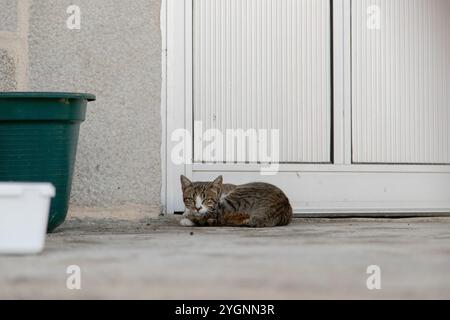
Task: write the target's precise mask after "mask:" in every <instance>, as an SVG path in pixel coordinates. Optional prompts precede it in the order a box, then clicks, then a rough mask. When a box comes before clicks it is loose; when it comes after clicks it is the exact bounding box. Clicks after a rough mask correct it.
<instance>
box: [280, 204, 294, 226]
mask: <svg viewBox="0 0 450 320" xmlns="http://www.w3.org/2000/svg"><path fill="white" fill-rule="evenodd" d="M293 217H294V213H293V211H292V207H291V204H290V203H289V201H286V204H285V205H284V207H283V208H282V210H281V214H280V215H279V216H278V223H277V224H276V225H277V226H287V225H288V224H289V223H291V221H292V218H293Z"/></svg>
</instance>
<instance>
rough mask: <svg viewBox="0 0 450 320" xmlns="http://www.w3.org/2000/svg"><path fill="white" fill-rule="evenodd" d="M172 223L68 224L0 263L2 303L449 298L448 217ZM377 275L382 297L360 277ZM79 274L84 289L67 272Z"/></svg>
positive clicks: (165, 220)
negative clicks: (376, 270) (251, 224)
mask: <svg viewBox="0 0 450 320" xmlns="http://www.w3.org/2000/svg"><path fill="white" fill-rule="evenodd" d="M177 219H178V217H173V216H172V217H160V218H152V219H150V218H147V219H143V220H117V219H92V218H89V217H84V218H83V219H80V218H72V219H70V220H69V221H67V222H66V223H65V224H64V226H63V227H61V228H60V229H58V232H56V233H54V234H51V235H49V236H48V239H47V246H46V249H45V251H44V253H42V254H41V255H39V256H25V257H17V256H2V257H0V298H2V299H5V298H6V299H9V298H37V299H43V298H56V299H67V298H75V299H78V298H87V299H91V298H106V299H109V298H125V299H126V298H138V299H141V298H143V299H155V298H157V299H191V298H193V299H197V298H198V299H217V298H218V299H222V298H223V299H241V298H253V299H263V298H264V299H284V298H285V299H304V298H307V299H309V298H325V299H335V298H339V299H341V298H356V299H361V298H364V299H365V298H375V299H379V298H388V299H391V298H413V299H418V298H425V299H428V298H437V299H443V298H446V299H449V298H450V218H419V219H394V220H389V219H381V220H379V219H378V220H377V219H339V220H333V219H331V220H330V219H295V220H294V222H293V223H292V224H291V225H290V226H288V227H281V228H274V229H239V228H183V227H180V226H178V224H177ZM374 264H375V265H378V266H380V268H381V285H382V289H381V290H373V291H370V290H368V289H367V287H366V279H367V277H368V275H367V274H366V268H367V266H369V265H374ZM69 265H78V266H79V267H80V268H81V275H82V277H81V281H82V282H81V285H82V289H81V290H68V289H67V288H66V278H67V274H66V268H67V267H68V266H69Z"/></svg>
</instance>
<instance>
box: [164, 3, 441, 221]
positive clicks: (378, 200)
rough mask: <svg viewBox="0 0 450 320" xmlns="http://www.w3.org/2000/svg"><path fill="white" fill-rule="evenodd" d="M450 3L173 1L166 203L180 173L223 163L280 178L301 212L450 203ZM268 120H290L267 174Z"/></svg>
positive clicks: (242, 177)
mask: <svg viewBox="0 0 450 320" xmlns="http://www.w3.org/2000/svg"><path fill="white" fill-rule="evenodd" d="M449 3H450V0H370V1H369V0H352V1H351V0H192V1H185V0H165V1H164V2H163V4H164V5H167V16H166V17H165V16H164V15H163V23H162V25H163V30H165V37H164V38H163V39H164V41H165V47H166V48H167V51H166V53H167V55H164V56H163V59H164V61H165V62H166V63H165V68H166V69H164V76H165V84H166V86H165V87H164V88H163V93H166V94H165V95H164V94H163V97H165V98H166V100H163V109H162V110H163V111H164V112H163V117H165V119H166V121H165V122H164V124H165V127H164V128H163V134H164V135H165V138H166V139H165V141H166V144H165V145H163V149H162V150H163V155H164V156H165V158H164V159H163V170H164V173H165V180H164V181H163V192H162V194H163V199H162V202H163V203H164V204H165V205H166V209H167V211H168V212H176V211H182V210H183V203H182V196H181V188H180V183H179V176H180V174H185V175H187V176H189V177H191V178H192V179H193V180H199V181H207V180H212V179H213V178H215V177H216V176H217V175H219V174H221V175H223V176H224V179H225V182H229V183H235V184H240V183H246V182H250V181H266V182H269V183H273V184H276V185H277V186H279V187H280V188H282V189H283V190H284V191H285V192H286V194H287V195H288V197H289V199H290V201H291V204H292V206H293V209H294V212H295V213H302V214H308V215H310V214H312V215H317V214H325V215H328V214H343V215H349V214H354V213H355V214H375V215H377V214H379V213H383V214H403V213H407V214H414V213H422V212H439V213H443V212H450V192H449V190H450V165H448V164H450V153H449V152H450V151H449V150H450V144H449V143H450V128H449V124H450V118H449V117H450V112H449V108H450V100H449V97H450V96H449V91H450V64H449V63H450V60H449V59H448V56H450V54H449V53H450V52H449V46H450V43H449V37H448V30H450V22H449V21H450V11H449V6H450V5H449ZM165 18H167V20H165ZM181 128H184V129H186V130H187V131H188V132H189V134H188V135H187V136H185V137H184V139H181V140H178V138H179V137H181V136H180V135H179V134H174V132H177V130H179V129H181ZM211 129H217V130H211ZM227 130H234V131H232V132H234V133H236V131H239V130H240V132H241V133H242V136H241V138H242V137H243V138H245V139H244V143H242V141H241V144H239V143H236V141H235V140H234V141H233V143H230V141H228V136H227ZM252 130H253V131H252ZM264 130H273V131H277V132H278V133H279V137H278V139H277V140H276V145H277V147H278V148H277V149H278V150H277V151H278V153H279V154H278V157H277V159H276V161H275V162H277V164H278V165H279V166H278V167H275V170H272V171H270V172H265V174H263V171H262V168H265V167H266V165H265V164H264V163H265V162H266V160H267V158H266V157H262V155H264V154H265V153H264V152H263V153H260V152H259V151H260V149H261V148H260V145H259V142H260V140H262V139H261V136H257V139H256V140H252V137H253V134H254V132H256V133H258V132H260V131H264ZM213 132H214V134H213ZM217 132H219V133H220V134H221V135H222V136H221V138H222V139H223V140H225V141H222V144H221V145H220V150H216V149H215V150H214V152H212V150H211V142H213V141H214V142H216V141H217V140H216V138H217V137H218V135H217ZM220 134H219V136H220ZM231 137H232V140H233V139H234V138H235V136H234V135H232V136H231ZM219 140H220V139H219ZM249 141H253V143H250V144H248V142H249ZM254 141H258V143H257V145H258V146H257V148H256V149H255V143H254ZM266 142H268V143H270V144H271V143H272V141H270V140H269V141H266ZM180 145H181V147H183V148H182V149H184V150H189V155H188V156H187V157H186V158H185V160H186V161H184V162H183V161H182V162H176V163H175V162H174V161H173V155H174V153H175V155H176V154H177V153H178V150H180ZM265 149H266V150H265V151H269V152H268V153H269V154H271V153H272V152H271V151H273V148H272V144H271V145H268V146H266V148H265ZM174 150H175V151H176V152H174ZM255 150H257V152H256V156H254V155H255V152H254V151H255ZM239 151H241V152H239ZM191 153H192V154H191ZM269 158H270V157H269ZM272 160H273V159H272ZM272 162H273V161H272ZM272 164H273V163H272ZM269 167H271V168H273V167H272V166H269ZM267 174H269V175H267Z"/></svg>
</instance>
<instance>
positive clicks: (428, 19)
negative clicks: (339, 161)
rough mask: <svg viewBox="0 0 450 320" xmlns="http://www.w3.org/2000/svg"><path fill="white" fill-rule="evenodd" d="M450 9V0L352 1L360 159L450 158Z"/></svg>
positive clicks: (440, 160)
mask: <svg viewBox="0 0 450 320" xmlns="http://www.w3.org/2000/svg"><path fill="white" fill-rule="evenodd" d="M449 17H450V1H449V0H432V1H430V0H382V1H380V0H378V1H377V0H358V1H352V139H353V141H352V145H353V161H354V162H356V163H395V164H397V163H412V164H425V163H428V164H449V163H450V138H449V137H450V93H449V91H450V59H449V57H450V36H449V30H450V19H449ZM378 18H379V24H377V19H378Z"/></svg>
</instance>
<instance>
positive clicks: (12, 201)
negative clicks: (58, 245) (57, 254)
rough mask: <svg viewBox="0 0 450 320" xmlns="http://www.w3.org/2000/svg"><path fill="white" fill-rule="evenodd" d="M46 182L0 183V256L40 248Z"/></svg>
mask: <svg viewBox="0 0 450 320" xmlns="http://www.w3.org/2000/svg"><path fill="white" fill-rule="evenodd" d="M54 196H55V188H54V187H53V185H51V184H50V183H14V182H7V183H0V254H33V253H39V252H41V251H42V250H43V249H44V244H45V235H46V233H47V222H48V215H49V211H50V201H51V198H52V197H54Z"/></svg>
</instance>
